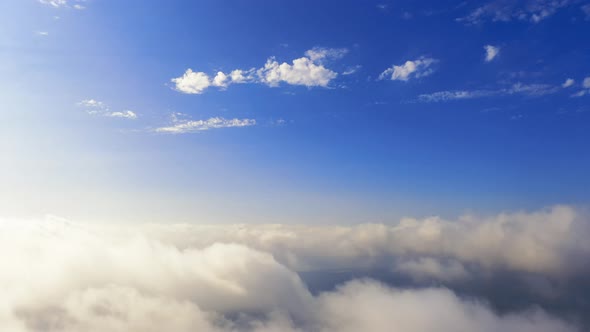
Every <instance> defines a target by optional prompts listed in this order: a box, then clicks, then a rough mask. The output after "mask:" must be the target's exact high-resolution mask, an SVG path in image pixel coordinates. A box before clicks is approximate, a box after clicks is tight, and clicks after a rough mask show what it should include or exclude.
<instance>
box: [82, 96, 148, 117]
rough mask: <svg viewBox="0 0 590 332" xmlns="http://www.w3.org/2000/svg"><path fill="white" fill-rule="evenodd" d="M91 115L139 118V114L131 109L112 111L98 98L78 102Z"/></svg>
mask: <svg viewBox="0 0 590 332" xmlns="http://www.w3.org/2000/svg"><path fill="white" fill-rule="evenodd" d="M76 105H77V106H78V107H80V108H84V110H85V111H86V112H87V113H88V114H90V115H96V116H103V117H109V118H125V119H130V120H135V119H137V114H136V113H135V112H133V111H131V110H123V111H111V110H110V109H109V107H108V106H107V105H106V104H105V103H104V102H102V101H98V100H96V99H85V100H82V101H80V102H78V103H77V104H76Z"/></svg>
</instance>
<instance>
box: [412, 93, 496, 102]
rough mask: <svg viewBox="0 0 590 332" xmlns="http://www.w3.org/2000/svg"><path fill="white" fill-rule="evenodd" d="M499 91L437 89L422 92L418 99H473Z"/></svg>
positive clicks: (438, 100)
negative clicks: (427, 92) (426, 92)
mask: <svg viewBox="0 0 590 332" xmlns="http://www.w3.org/2000/svg"><path fill="white" fill-rule="evenodd" d="M496 94H497V93H496V92H495V91H492V90H471V91H469V90H456V91H437V92H433V93H429V94H421V95H419V96H418V100H419V101H422V102H440V101H449V100H460V99H473V98H481V97H489V96H493V95H496Z"/></svg>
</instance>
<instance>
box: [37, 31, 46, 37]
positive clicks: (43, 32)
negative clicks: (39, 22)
mask: <svg viewBox="0 0 590 332" xmlns="http://www.w3.org/2000/svg"><path fill="white" fill-rule="evenodd" d="M35 34H36V35H37V36H43V37H45V36H49V32H47V31H35Z"/></svg>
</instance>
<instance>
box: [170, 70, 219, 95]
mask: <svg viewBox="0 0 590 332" xmlns="http://www.w3.org/2000/svg"><path fill="white" fill-rule="evenodd" d="M172 83H174V84H175V85H176V90H178V91H180V92H183V93H189V94H200V93H203V91H205V89H207V88H208V87H209V86H211V80H210V79H209V75H207V74H205V73H203V72H194V71H193V70H192V69H190V68H189V69H187V70H186V72H185V73H184V75H182V76H180V77H177V78H173V79H172Z"/></svg>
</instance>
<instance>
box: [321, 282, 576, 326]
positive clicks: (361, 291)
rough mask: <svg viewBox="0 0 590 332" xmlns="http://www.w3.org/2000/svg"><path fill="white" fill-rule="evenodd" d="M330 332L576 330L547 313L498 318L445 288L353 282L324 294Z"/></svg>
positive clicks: (480, 305)
mask: <svg viewBox="0 0 590 332" xmlns="http://www.w3.org/2000/svg"><path fill="white" fill-rule="evenodd" d="M320 307H321V308H322V309H323V312H322V314H323V317H322V323H323V324H322V325H324V326H326V327H327V328H325V329H324V331H341V332H348V331H350V332H353V331H465V332H467V331H481V332H486V331H489V332H492V331H523V332H524V331H547V332H549V331H551V332H557V331H572V330H573V328H572V327H570V326H568V325H566V324H564V323H563V322H561V321H559V320H555V319H552V318H550V317H548V316H547V315H546V314H544V313H543V312H541V311H534V310H533V311H530V312H527V313H526V314H521V315H509V316H505V317H498V316H497V315H495V314H494V313H493V312H492V311H490V309H489V308H488V307H486V306H484V305H482V304H480V303H478V302H475V301H465V300H461V299H459V298H458V297H457V296H455V295H454V294H453V293H452V292H450V291H448V290H444V289H424V290H398V289H392V288H389V287H384V286H383V285H380V284H376V283H372V282H367V281H365V282H362V281H361V282H359V281H356V282H351V283H348V284H346V285H344V286H343V287H341V288H339V289H338V290H337V291H336V292H332V293H327V294H324V295H322V296H321V297H320Z"/></svg>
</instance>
